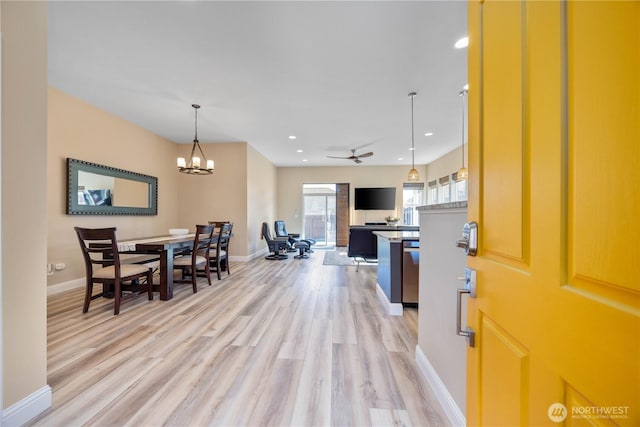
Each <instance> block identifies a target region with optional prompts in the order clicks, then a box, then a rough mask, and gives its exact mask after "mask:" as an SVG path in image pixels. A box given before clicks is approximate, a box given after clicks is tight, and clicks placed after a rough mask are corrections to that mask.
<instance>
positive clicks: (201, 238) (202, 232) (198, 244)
mask: <svg viewBox="0 0 640 427" xmlns="http://www.w3.org/2000/svg"><path fill="white" fill-rule="evenodd" d="M214 228H215V226H214V225H213V224H209V225H196V234H195V237H194V238H193V252H194V253H196V252H202V253H204V254H206V256H207V257H208V256H209V248H210V247H211V242H212V240H213V230H214Z"/></svg>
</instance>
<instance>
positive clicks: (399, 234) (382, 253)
mask: <svg viewBox="0 0 640 427" xmlns="http://www.w3.org/2000/svg"><path fill="white" fill-rule="evenodd" d="M373 234H374V235H375V236H376V237H377V238H378V285H377V289H376V293H377V294H378V297H379V298H380V300H381V301H382V303H383V304H384V306H385V307H386V309H387V311H388V313H389V314H390V315H392V316H402V304H403V299H404V300H405V301H404V302H405V303H409V302H411V303H413V301H414V299H415V302H417V283H416V286H415V292H416V293H415V297H409V295H408V293H410V292H411V293H412V292H413V288H406V289H404V291H403V282H406V281H410V280H411V277H409V275H411V276H413V274H412V269H413V267H415V268H417V256H418V252H417V251H418V250H419V247H420V246H419V242H420V233H419V232H418V231H374V232H373ZM414 260H415V261H414ZM410 263H411V264H413V265H405V264H410ZM415 276H416V278H417V271H416V272H415ZM407 285H408V286H409V284H408V283H407ZM403 297H404V298H403Z"/></svg>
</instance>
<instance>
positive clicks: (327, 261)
mask: <svg viewBox="0 0 640 427" xmlns="http://www.w3.org/2000/svg"><path fill="white" fill-rule="evenodd" d="M358 263H359V264H360V265H361V266H376V265H378V263H377V262H375V261H366V260H364V259H363V258H357V259H356V258H349V257H348V256H347V248H336V249H335V250H332V251H326V252H325V253H324V260H323V261H322V264H323V265H354V266H355V265H358Z"/></svg>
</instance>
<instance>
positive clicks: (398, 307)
mask: <svg viewBox="0 0 640 427" xmlns="http://www.w3.org/2000/svg"><path fill="white" fill-rule="evenodd" d="M376 294H377V295H378V299H379V300H380V302H381V303H382V305H384V308H385V310H387V312H389V316H402V311H403V310H402V304H401V303H399V302H391V301H389V299H388V298H387V294H385V293H384V291H383V290H382V288H381V287H380V283H376Z"/></svg>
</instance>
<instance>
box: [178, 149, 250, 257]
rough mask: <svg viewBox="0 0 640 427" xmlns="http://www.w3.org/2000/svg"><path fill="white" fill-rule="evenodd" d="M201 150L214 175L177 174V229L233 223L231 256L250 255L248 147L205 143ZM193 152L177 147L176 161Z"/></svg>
mask: <svg viewBox="0 0 640 427" xmlns="http://www.w3.org/2000/svg"><path fill="white" fill-rule="evenodd" d="M200 145H201V146H202V151H203V152H204V155H205V157H206V158H207V159H209V160H214V161H215V171H214V172H213V175H205V176H197V175H186V174H181V173H179V172H178V171H177V170H176V171H175V174H176V175H178V177H177V182H178V188H179V191H178V206H179V208H178V209H179V211H178V218H179V221H178V223H176V224H174V225H173V227H176V228H189V229H191V230H193V229H194V228H195V225H196V224H206V223H207V222H208V221H231V222H233V239H232V242H231V244H230V245H229V256H230V257H245V256H247V255H248V241H249V238H248V236H247V144H246V143H220V144H217V143H216V144H203V143H200ZM189 150H191V146H190V145H187V144H176V148H175V151H174V159H173V165H174V168H175V158H176V157H178V156H181V157H186V156H187V154H188V153H189Z"/></svg>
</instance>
